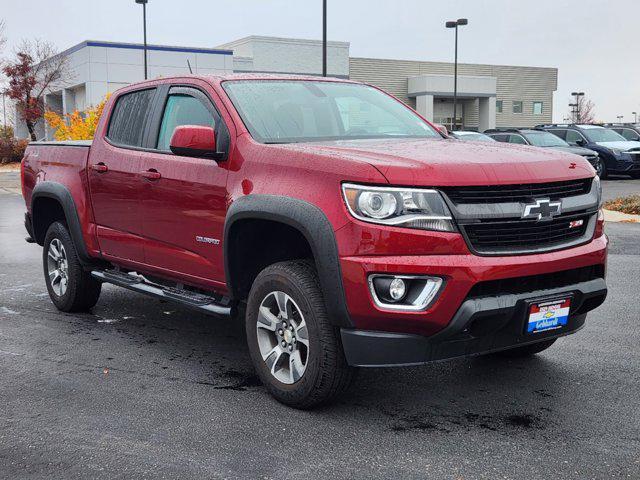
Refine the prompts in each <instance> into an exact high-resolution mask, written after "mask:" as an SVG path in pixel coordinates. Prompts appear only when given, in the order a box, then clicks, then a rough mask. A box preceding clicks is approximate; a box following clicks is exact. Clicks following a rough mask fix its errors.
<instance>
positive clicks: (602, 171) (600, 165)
mask: <svg viewBox="0 0 640 480" xmlns="http://www.w3.org/2000/svg"><path fill="white" fill-rule="evenodd" d="M593 168H595V169H596V174H597V175H598V177H600V178H601V179H602V180H605V179H606V178H607V166H606V165H605V163H604V160H603V159H602V157H598V159H597V160H596V164H595V165H594V166H593Z"/></svg>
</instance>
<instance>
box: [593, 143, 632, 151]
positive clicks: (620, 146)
mask: <svg viewBox="0 0 640 480" xmlns="http://www.w3.org/2000/svg"><path fill="white" fill-rule="evenodd" d="M596 145H600V146H601V147H607V148H617V149H618V150H622V151H623V152H629V151H631V150H640V142H634V141H632V140H629V141H628V142H623V141H620V142H596Z"/></svg>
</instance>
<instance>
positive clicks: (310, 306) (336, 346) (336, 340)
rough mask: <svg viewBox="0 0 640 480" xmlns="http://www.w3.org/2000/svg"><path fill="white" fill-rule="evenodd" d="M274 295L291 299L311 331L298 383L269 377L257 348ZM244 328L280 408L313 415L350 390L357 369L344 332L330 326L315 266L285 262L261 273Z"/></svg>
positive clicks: (257, 366) (260, 371) (263, 378)
mask: <svg viewBox="0 0 640 480" xmlns="http://www.w3.org/2000/svg"><path fill="white" fill-rule="evenodd" d="M273 292H284V293H285V294H286V295H288V296H289V297H290V299H291V300H293V302H295V306H296V307H297V308H298V309H299V310H300V313H301V314H302V315H303V318H304V321H305V322H306V326H307V331H308V345H309V347H308V350H307V351H306V352H307V354H306V355H307V356H306V369H305V370H304V373H303V374H302V376H301V377H300V378H299V379H297V380H296V381H294V383H289V384H288V383H283V382H282V381H280V380H279V379H277V378H276V377H275V376H274V375H273V374H272V373H271V371H270V368H269V367H268V366H267V363H266V361H265V360H263V357H262V354H261V352H260V346H259V344H258V334H257V322H258V310H259V308H260V306H261V304H262V302H263V301H264V300H265V299H266V298H267V297H269V295H272V294H273ZM245 327H246V334H247V342H248V346H249V352H250V354H251V359H252V361H253V364H254V367H255V370H256V373H257V374H258V376H259V377H260V380H261V381H262V383H263V384H264V385H265V386H266V388H267V390H268V391H269V393H271V395H273V396H274V397H275V398H276V400H278V401H279V402H281V403H284V404H285V405H289V406H291V407H294V408H299V409H309V408H312V407H315V406H318V405H321V404H324V403H328V402H329V401H331V400H333V399H335V398H336V397H338V396H339V395H340V394H341V393H343V392H344V391H345V390H346V389H347V388H348V387H349V385H350V384H351V382H352V380H353V378H354V374H355V369H354V368H352V367H349V366H348V365H347V362H346V359H345V357H344V352H343V350H342V342H341V340H340V332H339V330H338V328H336V327H335V326H333V325H331V323H330V322H329V318H328V315H327V312H326V308H325V304H324V299H323V297H322V291H321V289H320V284H319V281H318V276H317V273H316V270H315V267H314V266H313V265H312V263H311V262H308V261H305V260H296V261H288V262H281V263H276V264H274V265H271V266H269V267H267V268H265V269H264V270H262V272H260V274H259V275H258V276H257V277H256V279H255V281H254V282H253V285H252V287H251V292H250V293H249V299H248V302H247V314H246V319H245ZM274 335H275V332H274ZM275 343H276V344H277V343H278V342H277V341H276V342H275ZM285 358H286V357H285ZM276 362H277V361H276ZM274 363H275V362H274Z"/></svg>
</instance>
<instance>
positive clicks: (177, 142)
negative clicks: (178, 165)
mask: <svg viewBox="0 0 640 480" xmlns="http://www.w3.org/2000/svg"><path fill="white" fill-rule="evenodd" d="M169 148H170V149H171V151H172V152H173V153H174V154H175V155H182V156H184V157H207V158H214V159H218V158H219V157H220V154H219V153H218V152H217V150H216V132H215V130H214V129H213V128H212V127H207V126H203V125H180V126H178V127H176V129H175V130H174V131H173V135H172V136H171V142H170V144H169Z"/></svg>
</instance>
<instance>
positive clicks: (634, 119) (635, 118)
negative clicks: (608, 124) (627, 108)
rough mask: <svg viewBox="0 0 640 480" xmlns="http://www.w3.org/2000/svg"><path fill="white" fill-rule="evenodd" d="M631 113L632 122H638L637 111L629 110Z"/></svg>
mask: <svg viewBox="0 0 640 480" xmlns="http://www.w3.org/2000/svg"><path fill="white" fill-rule="evenodd" d="M631 115H633V123H638V112H631Z"/></svg>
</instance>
